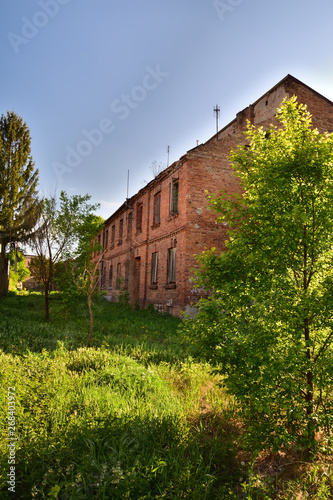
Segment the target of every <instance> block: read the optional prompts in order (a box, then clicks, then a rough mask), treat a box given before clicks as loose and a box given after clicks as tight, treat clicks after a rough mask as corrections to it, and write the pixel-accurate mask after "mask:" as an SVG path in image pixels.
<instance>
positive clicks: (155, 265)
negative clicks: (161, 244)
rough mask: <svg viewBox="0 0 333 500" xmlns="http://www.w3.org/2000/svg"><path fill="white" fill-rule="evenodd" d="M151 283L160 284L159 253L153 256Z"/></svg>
mask: <svg viewBox="0 0 333 500" xmlns="http://www.w3.org/2000/svg"><path fill="white" fill-rule="evenodd" d="M151 282H152V283H154V284H156V283H157V282H158V252H154V253H153V254H152V255H151Z"/></svg>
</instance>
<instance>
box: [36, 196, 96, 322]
mask: <svg viewBox="0 0 333 500" xmlns="http://www.w3.org/2000/svg"><path fill="white" fill-rule="evenodd" d="M90 198H91V197H90V196H89V195H88V194H86V195H85V196H80V195H73V196H68V195H67V194H66V193H65V192H64V191H61V193H60V195H59V199H57V197H56V196H55V195H52V196H50V197H49V198H44V200H43V210H42V212H41V215H40V218H39V221H38V225H37V227H36V228H35V231H34V234H33V235H32V237H31V239H30V244H31V246H32V248H33V250H34V252H35V254H36V257H35V258H34V259H33V262H32V268H33V272H34V273H35V276H36V279H37V280H38V281H40V282H41V283H43V285H44V294H45V318H46V319H49V289H50V286H51V285H52V284H53V281H54V278H55V273H56V268H57V265H58V264H59V263H60V262H63V263H64V265H66V266H67V268H68V269H66V268H64V267H62V268H61V266H60V267H59V268H58V274H57V286H58V287H59V288H60V289H62V290H66V293H67V300H68V302H69V303H70V302H72V301H73V300H72V295H73V294H72V292H73V289H74V287H73V286H72V281H73V280H72V277H71V273H72V270H73V269H74V267H73V266H72V265H71V263H72V261H73V260H74V259H75V269H77V270H78V272H79V273H80V272H81V269H82V266H83V265H84V263H85V262H89V263H90V258H89V257H91V252H92V251H93V250H94V247H93V245H92V244H91V242H90V239H91V236H92V235H93V234H95V233H94V231H96V229H97V228H98V227H100V225H101V218H100V217H97V216H95V215H93V211H95V210H97V208H98V206H99V205H98V204H96V205H90V204H89V203H88V202H89V200H90ZM69 283H70V284H69ZM71 294H72V295H71Z"/></svg>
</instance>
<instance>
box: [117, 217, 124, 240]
mask: <svg viewBox="0 0 333 500" xmlns="http://www.w3.org/2000/svg"><path fill="white" fill-rule="evenodd" d="M123 232H124V219H120V221H119V241H118V245H121V244H122V243H123Z"/></svg>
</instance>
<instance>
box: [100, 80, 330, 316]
mask: <svg viewBox="0 0 333 500" xmlns="http://www.w3.org/2000/svg"><path fill="white" fill-rule="evenodd" d="M293 95H297V97H298V101H299V102H302V103H304V104H307V106H308V110H309V111H310V113H311V114H312V115H313V125H314V126H315V127H317V128H318V129H319V130H320V131H321V132H324V131H328V132H332V131H333V103H332V102H331V101H330V100H329V99H327V98H325V97H324V96H322V95H320V94H319V93H318V92H316V91H314V90H312V89H311V88H310V87H308V86H307V85H305V84H304V83H302V82H301V81H299V80H297V79H296V78H294V77H293V76H291V75H287V76H286V77H285V78H284V79H283V80H281V81H280V82H279V83H277V84H276V85H275V86H274V87H273V88H272V89H271V90H269V91H268V92H267V93H266V94H264V95H263V96H262V97H260V98H259V99H258V100H257V101H255V102H254V103H253V104H251V105H250V106H248V107H247V108H246V109H244V110H243V111H241V112H239V113H238V114H237V116H236V118H235V119H234V120H233V121H232V122H230V123H229V124H228V125H226V126H225V127H223V128H222V129H221V130H220V131H219V132H218V134H215V135H214V136H213V137H211V138H210V139H209V140H208V141H207V142H205V143H204V144H200V145H198V146H197V147H196V148H194V149H191V150H190V151H188V152H187V153H186V154H185V155H184V156H182V157H181V158H180V159H179V160H178V161H176V162H175V163H173V164H172V165H171V166H169V167H168V168H166V169H165V170H164V171H163V172H161V173H160V174H159V175H158V176H157V177H156V178H155V179H154V180H152V181H151V182H150V183H149V184H147V185H146V186H145V187H144V188H143V189H141V190H140V191H139V192H138V193H137V194H135V195H134V196H132V197H131V198H129V199H127V200H126V202H125V203H124V204H123V205H122V206H121V207H120V208H119V209H118V210H117V211H116V212H115V213H114V214H113V215H111V217H109V218H108V219H107V220H106V221H105V225H104V229H103V231H102V232H101V233H100V235H99V236H98V238H99V241H100V242H101V244H102V245H103V247H104V249H105V253H104V255H103V257H102V259H101V288H102V289H104V290H105V291H106V292H107V295H109V296H110V299H111V300H118V299H119V295H120V294H121V293H124V291H125V292H126V293H127V294H128V298H129V301H130V303H131V304H132V305H136V304H137V305H139V306H140V307H147V306H148V305H149V304H153V305H154V307H155V308H158V309H159V310H161V311H166V312H170V313H172V314H174V315H180V314H181V312H182V311H189V312H190V311H191V309H192V307H191V304H192V303H193V301H195V300H196V299H197V298H198V291H196V290H193V280H192V276H193V271H192V270H193V268H195V266H196V260H195V257H194V255H198V254H200V253H201V252H202V251H203V250H205V249H210V248H211V247H216V248H217V249H218V250H223V249H224V242H225V240H226V238H227V235H226V227H224V226H223V225H222V224H218V223H217V222H216V220H215V219H216V215H215V214H214V213H212V212H211V211H209V210H208V206H207V195H206V194H205V191H206V190H207V191H208V192H210V193H217V192H218V191H219V190H222V189H223V190H225V191H227V192H229V193H233V192H237V191H239V184H238V181H237V179H236V178H235V177H234V176H233V170H232V167H231V166H230V163H229V161H228V156H229V154H230V150H231V149H232V148H234V147H236V146H237V144H241V143H244V142H245V137H244V134H243V132H244V130H245V128H246V125H247V120H249V121H250V122H251V123H253V124H254V125H256V126H264V127H268V126H269V125H270V124H271V123H273V124H277V121H276V118H275V114H276V110H277V108H278V107H279V105H280V104H281V102H282V100H283V98H284V97H287V98H289V97H291V96H293ZM95 258H98V255H95Z"/></svg>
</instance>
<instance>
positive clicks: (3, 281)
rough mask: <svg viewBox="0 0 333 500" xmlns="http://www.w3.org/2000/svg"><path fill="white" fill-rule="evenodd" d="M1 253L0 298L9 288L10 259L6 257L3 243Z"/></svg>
mask: <svg viewBox="0 0 333 500" xmlns="http://www.w3.org/2000/svg"><path fill="white" fill-rule="evenodd" d="M0 245H1V254H0V299H1V297H2V296H3V295H4V294H5V293H6V291H7V289H8V259H6V249H5V245H4V244H3V243H0Z"/></svg>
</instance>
